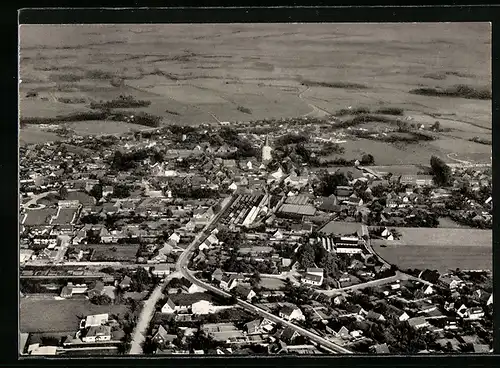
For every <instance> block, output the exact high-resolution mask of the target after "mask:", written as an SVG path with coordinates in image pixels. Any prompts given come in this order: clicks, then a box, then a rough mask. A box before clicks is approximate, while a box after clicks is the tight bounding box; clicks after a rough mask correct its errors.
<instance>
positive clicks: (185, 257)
mask: <svg viewBox="0 0 500 368" xmlns="http://www.w3.org/2000/svg"><path fill="white" fill-rule="evenodd" d="M233 200H234V198H232V200H229V201H228V202H227V203H226V204H225V205H224V206H223V208H222V209H221V211H220V212H219V213H218V214H217V215H216V216H215V217H214V218H213V219H212V221H210V223H208V224H207V226H206V227H205V228H204V229H203V231H202V232H201V233H200V234H199V235H198V236H197V238H196V239H195V240H194V241H193V242H192V243H191V244H190V245H189V247H187V248H186V250H185V251H184V252H183V253H182V254H181V255H180V256H179V259H178V260H177V263H176V269H177V270H178V271H179V272H180V273H181V274H182V276H184V277H185V278H186V279H188V280H189V281H191V282H192V283H193V284H195V285H198V286H200V287H202V288H204V289H206V290H210V291H212V292H213V293H215V294H218V295H221V296H223V297H225V298H230V297H231V296H232V295H231V294H229V293H226V292H225V291H222V290H221V289H219V288H216V287H214V286H212V285H210V284H207V283H205V282H203V281H201V280H198V279H197V278H196V277H194V275H193V273H192V271H190V270H188V268H187V266H188V264H189V260H190V259H191V256H192V255H193V252H194V250H195V249H196V247H197V246H198V245H199V243H200V242H201V241H200V239H203V240H204V239H205V237H208V235H209V234H210V231H211V230H212V229H213V228H214V227H215V225H216V224H217V221H219V219H220V218H221V217H222V215H223V214H224V212H225V210H226V209H227V208H228V206H229V205H230V204H231V203H232V201H233ZM202 236H203V238H202ZM237 304H238V305H239V306H241V307H243V308H244V309H246V310H249V311H251V312H253V313H256V314H259V315H261V316H263V317H266V318H268V319H270V320H271V321H273V322H275V323H278V324H281V325H282V326H287V327H290V328H291V329H293V330H294V331H296V332H298V333H299V334H301V335H302V336H305V337H307V338H309V339H310V340H311V341H314V342H316V343H318V344H319V345H321V346H324V347H326V348H328V349H330V350H332V351H333V352H336V353H341V354H352V351H350V350H348V349H346V348H344V347H342V346H340V345H337V344H334V343H332V342H331V341H329V340H326V339H324V338H323V337H321V336H319V335H317V334H314V333H312V332H310V331H307V330H306V329H304V328H302V327H300V326H297V325H296V324H294V323H291V322H289V321H286V320H284V319H282V318H280V317H278V316H275V315H274V314H271V313H269V312H267V311H265V310H263V309H261V308H259V307H256V306H255V305H253V304H250V303H247V302H245V301H243V300H241V299H237Z"/></svg>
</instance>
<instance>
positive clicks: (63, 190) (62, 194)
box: [59, 185, 68, 199]
mask: <svg viewBox="0 0 500 368" xmlns="http://www.w3.org/2000/svg"><path fill="white" fill-rule="evenodd" d="M59 197H60V198H61V199H66V198H68V188H66V186H65V185H63V186H62V187H61V188H59Z"/></svg>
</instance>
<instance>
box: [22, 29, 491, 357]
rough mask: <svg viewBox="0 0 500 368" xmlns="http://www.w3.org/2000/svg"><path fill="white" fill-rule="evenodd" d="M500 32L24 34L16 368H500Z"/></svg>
mask: <svg viewBox="0 0 500 368" xmlns="http://www.w3.org/2000/svg"><path fill="white" fill-rule="evenodd" d="M491 60H492V58H491V24H490V23H355V24H354V23H321V24H320V23H293V24H292V23H276V24H272V23H241V24H239V23H234V24H210V23H205V24H79V25H78V24H71V25H69V24H68V25H53V24H46V25H21V26H20V27H19V106H18V107H19V259H18V262H19V289H20V290H19V316H18V326H19V336H18V342H19V356H20V357H21V358H25V359H29V358H30V357H31V356H35V357H38V358H40V357H41V356H56V357H58V358H79V357H92V356H95V357H97V358H99V357H103V358H104V357H110V356H135V357H138V358H141V357H169V356H183V355H187V356H191V357H195V356H196V357H198V356H200V355H202V356H222V355H224V356H227V355H233V356H246V357H249V358H251V357H252V356H277V355H280V356H311V355H324V356H328V355H332V356H333V355H353V354H354V355H356V354H364V355H367V354H373V355H376V354H377V355H378V354H382V355H383V354H394V355H397V354H405V355H408V354H443V355H444V354H471V353H492V352H493V350H492V348H493V347H492V343H493V322H492V321H493V316H492V314H493V294H492V291H493V290H492V289H493V285H492V284H493V278H492V268H493V260H492V258H493V255H492V253H493V252H492V250H493V246H492V206H493V203H492V167H491V161H492V102H491V98H492V91H491V81H492V79H491V62H492V61H491Z"/></svg>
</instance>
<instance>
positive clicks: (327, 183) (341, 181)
mask: <svg viewBox="0 0 500 368" xmlns="http://www.w3.org/2000/svg"><path fill="white" fill-rule="evenodd" d="M319 179H320V183H319V185H318V188H317V192H318V193H317V194H318V195H321V196H324V197H328V196H329V195H331V194H333V193H335V189H337V186H339V185H348V184H349V181H348V180H347V178H346V176H345V175H344V174H343V173H338V172H336V173H334V174H329V173H328V172H327V171H326V170H323V172H322V175H321V176H320V178H319Z"/></svg>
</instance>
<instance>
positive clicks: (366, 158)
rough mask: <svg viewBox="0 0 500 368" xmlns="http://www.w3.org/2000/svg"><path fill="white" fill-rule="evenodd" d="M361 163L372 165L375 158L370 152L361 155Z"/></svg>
mask: <svg viewBox="0 0 500 368" xmlns="http://www.w3.org/2000/svg"><path fill="white" fill-rule="evenodd" d="M360 163H361V165H373V164H374V163H375V158H374V157H373V155H371V154H369V153H368V154H365V155H363V156H361V161H360Z"/></svg>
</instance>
